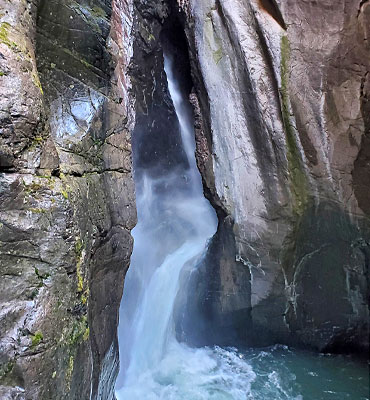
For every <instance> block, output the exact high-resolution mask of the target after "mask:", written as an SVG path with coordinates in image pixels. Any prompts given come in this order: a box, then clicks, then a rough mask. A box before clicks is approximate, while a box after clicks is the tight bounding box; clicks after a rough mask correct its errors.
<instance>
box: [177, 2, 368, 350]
mask: <svg viewBox="0 0 370 400" xmlns="http://www.w3.org/2000/svg"><path fill="white" fill-rule="evenodd" d="M179 6H180V7H181V9H182V11H183V13H185V14H186V23H185V26H186V32H187V36H188V41H189V45H190V55H191V60H192V68H193V75H194V77H193V80H194V83H195V87H196V92H197V96H195V98H194V99H193V103H194V105H195V110H196V114H197V116H198V117H197V121H198V122H197V142H198V151H197V158H198V165H199V168H200V170H201V172H202V174H203V178H204V184H205V186H206V193H207V195H208V197H209V198H210V199H211V201H212V203H213V204H214V206H215V208H216V209H217V210H218V213H219V217H220V228H219V233H218V235H217V237H216V238H215V241H214V242H217V241H219V242H220V243H219V245H218V246H217V244H216V243H213V245H212V246H213V248H215V247H216V248H217V249H218V250H214V249H213V250H212V248H211V249H210V252H209V255H208V259H209V261H208V262H205V265H203V267H202V268H201V270H200V272H199V278H198V282H195V283H194V284H195V285H196V289H197V291H198V293H200V300H197V301H195V302H194V301H193V303H195V304H192V307H193V309H194V310H196V311H197V312H200V313H202V312H203V314H204V318H205V319H207V320H208V322H209V324H211V326H213V328H212V330H211V331H212V335H210V336H208V337H207V338H206V341H205V343H207V342H208V343H218V342H220V341H221V342H222V343H229V344H232V343H233V341H234V340H235V339H234V338H233V337H232V335H231V333H232V332H235V328H237V329H238V330H239V332H240V334H239V337H240V339H241V340H244V341H246V342H247V343H250V344H262V345H264V344H271V343H276V342H282V343H288V344H298V345H305V346H309V347H313V348H316V349H319V350H326V351H347V350H354V349H357V350H362V349H366V348H368V268H369V256H370V246H369V245H370V240H369V239H370V236H369V232H370V230H369V227H370V225H369V204H370V185H369V183H370V164H369V162H370V158H369V155H370V154H369V148H370V147H369V135H370V133H369V126H370V125H369V102H368V93H369V84H370V81H369V79H370V76H369V67H370V65H369V57H368V55H369V43H368V36H369V26H370V23H369V22H370V20H369V18H370V4H369V3H368V2H367V1H361V2H360V1H352V0H341V1H339V2H337V4H336V5H335V6H333V4H332V2H331V1H325V0H322V1H319V2H317V1H310V0H299V1H296V0H294V1H293V0H292V1H290V0H280V1H276V2H275V1H274V0H260V1H257V0H249V1H241V0H206V1H202V2H199V1H195V0H193V1H191V0H190V1H186V0H181V1H179ZM225 227H226V228H225ZM227 227H229V228H227ZM227 230H228V231H229V239H228V240H226V239H225V232H226V231H227ZM220 237H223V239H222V240H220ZM227 243H229V244H227ZM230 249H231V250H230ZM243 270H244V272H243V273H241V272H240V271H243ZM247 274H250V279H249V283H247V284H246V281H247V279H246V275H247ZM205 279H207V280H205ZM248 285H250V287H249V288H248ZM248 297H249V298H250V303H249V304H248ZM227 332H230V337H229V338H228V337H227ZM218 333H220V334H218ZM225 335H226V337H225Z"/></svg>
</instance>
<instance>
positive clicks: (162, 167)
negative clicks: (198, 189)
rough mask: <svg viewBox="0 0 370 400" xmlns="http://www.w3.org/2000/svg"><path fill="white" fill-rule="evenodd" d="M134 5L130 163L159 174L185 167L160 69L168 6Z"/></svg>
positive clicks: (163, 77)
mask: <svg viewBox="0 0 370 400" xmlns="http://www.w3.org/2000/svg"><path fill="white" fill-rule="evenodd" d="M134 5H135V9H136V18H135V22H134V29H133V35H134V45H133V59H132V64H131V76H132V83H133V92H134V95H135V100H136V102H135V106H136V124H135V129H134V132H133V136H132V145H133V147H134V165H135V171H137V172H138V175H139V174H140V173H141V171H144V170H145V173H146V174H151V175H152V176H161V175H163V173H164V172H166V173H169V172H171V171H173V170H174V169H176V168H181V169H187V168H188V164H187V160H186V155H185V152H184V150H183V149H182V142H181V134H180V127H179V123H178V120H177V117H176V113H175V110H174V107H173V104H172V100H171V97H170V94H169V92H168V88H167V77H166V74H165V71H164V56H163V45H166V43H167V35H166V34H165V29H164V25H165V23H166V21H167V20H168V17H169V15H170V13H171V7H170V5H169V4H168V2H165V1H162V2H157V1H155V2H154V1H153V2H150V1H149V2H143V1H141V0H138V1H135V2H134ZM163 36H165V37H163ZM161 37H162V38H163V41H164V43H162V41H161ZM168 126H171V127H173V128H172V130H171V135H164V134H163V132H164V131H165V130H167V129H168Z"/></svg>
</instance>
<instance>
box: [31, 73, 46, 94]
mask: <svg viewBox="0 0 370 400" xmlns="http://www.w3.org/2000/svg"><path fill="white" fill-rule="evenodd" d="M32 82H33V83H34V85H35V86H37V87H38V88H39V89H40V92H41V94H42V95H43V94H44V91H43V89H42V86H41V82H40V79H39V76H38V74H37V73H35V72H33V73H32Z"/></svg>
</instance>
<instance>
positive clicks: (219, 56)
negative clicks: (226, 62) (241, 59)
mask: <svg viewBox="0 0 370 400" xmlns="http://www.w3.org/2000/svg"><path fill="white" fill-rule="evenodd" d="M222 57H223V53H222V49H221V48H219V49H218V50H216V51H214V52H213V60H214V62H215V63H216V64H218V63H219V62H220V61H221V59H222Z"/></svg>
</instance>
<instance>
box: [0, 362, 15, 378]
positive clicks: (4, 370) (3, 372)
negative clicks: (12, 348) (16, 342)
mask: <svg viewBox="0 0 370 400" xmlns="http://www.w3.org/2000/svg"><path fill="white" fill-rule="evenodd" d="M14 366H15V361H14V360H10V361H9V362H7V363H5V364H3V365H2V366H1V367H0V380H1V379H4V378H5V377H6V376H7V375H9V374H10V373H11V372H12V371H13V368H14Z"/></svg>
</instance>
